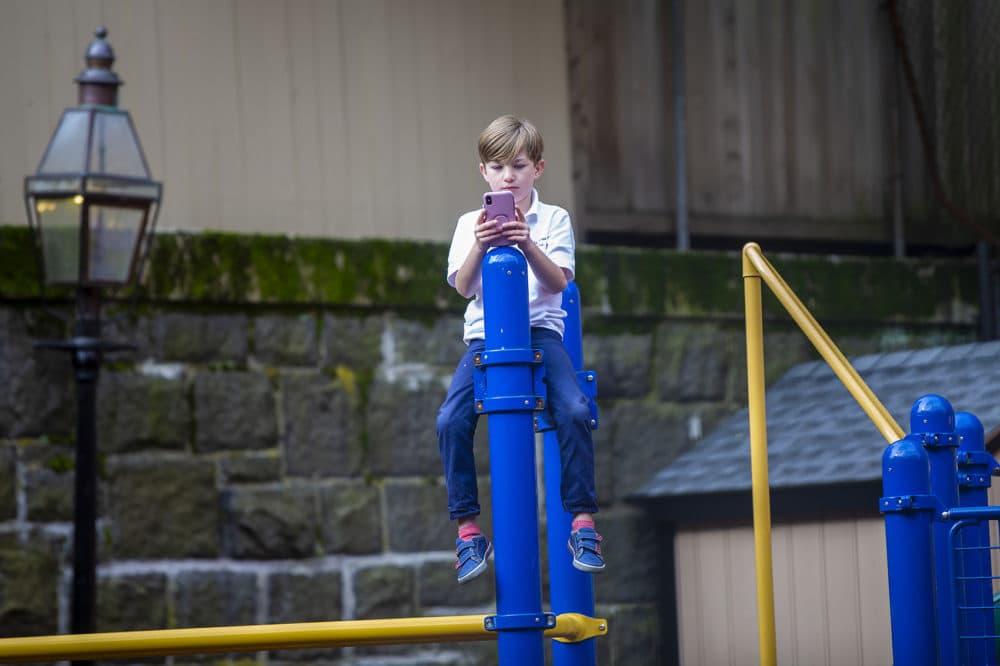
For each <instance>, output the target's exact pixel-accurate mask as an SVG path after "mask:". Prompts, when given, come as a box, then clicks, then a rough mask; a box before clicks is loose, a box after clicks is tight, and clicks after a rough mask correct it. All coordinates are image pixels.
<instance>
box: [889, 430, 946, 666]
mask: <svg viewBox="0 0 1000 666" xmlns="http://www.w3.org/2000/svg"><path fill="white" fill-rule="evenodd" d="M930 487H931V481H930V469H929V463H928V460H927V453H926V452H925V451H924V448H923V446H922V444H921V443H920V441H919V438H914V437H913V436H912V435H911V436H909V437H906V438H905V439H901V440H899V441H898V442H896V443H894V444H891V445H889V447H888V448H887V449H886V450H885V453H884V454H883V455H882V491H883V492H884V493H885V496H884V497H882V499H880V500H879V508H880V510H881V511H882V513H883V514H884V515H885V546H886V557H887V562H888V565H889V619H890V621H891V624H892V656H893V663H896V664H907V665H908V666H936V665H937V664H938V647H937V639H936V633H937V622H936V620H935V613H934V562H933V559H932V553H933V543H932V540H931V524H932V523H933V520H934V512H935V506H936V502H935V500H934V497H933V496H932V495H931V494H930Z"/></svg>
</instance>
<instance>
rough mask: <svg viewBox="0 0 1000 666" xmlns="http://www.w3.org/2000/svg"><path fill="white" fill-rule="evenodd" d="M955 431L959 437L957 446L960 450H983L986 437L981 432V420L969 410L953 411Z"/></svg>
mask: <svg viewBox="0 0 1000 666" xmlns="http://www.w3.org/2000/svg"><path fill="white" fill-rule="evenodd" d="M955 432H957V433H958V436H959V437H960V438H961V439H960V440H959V443H958V448H959V450H961V451H985V450H986V441H985V440H986V438H985V435H984V433H983V422H982V421H980V420H979V418H978V417H976V415H975V414H971V413H969V412H956V413H955Z"/></svg>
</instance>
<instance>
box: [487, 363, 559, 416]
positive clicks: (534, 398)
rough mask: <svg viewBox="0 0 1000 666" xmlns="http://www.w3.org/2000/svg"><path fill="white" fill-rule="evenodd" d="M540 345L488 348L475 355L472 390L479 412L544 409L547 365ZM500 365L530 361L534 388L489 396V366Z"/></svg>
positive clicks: (532, 386)
mask: <svg viewBox="0 0 1000 666" xmlns="http://www.w3.org/2000/svg"><path fill="white" fill-rule="evenodd" d="M542 360H543V356H542V350H540V349H526V348H521V349H487V350H485V351H482V352H480V353H478V354H476V355H474V356H473V359H472V362H473V366H474V368H473V370H474V372H473V387H472V388H473V394H474V395H475V399H476V403H475V407H476V412H477V413H479V414H490V413H493V412H522V411H540V410H543V409H545V366H544V365H542ZM501 365H530V366H531V390H532V393H531V394H529V395H506V396H498V397H487V396H488V395H489V393H488V391H487V383H488V379H487V378H488V376H489V375H488V369H489V368H490V367H491V366H492V367H495V366H501Z"/></svg>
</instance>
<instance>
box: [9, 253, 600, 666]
mask: <svg viewBox="0 0 1000 666" xmlns="http://www.w3.org/2000/svg"><path fill="white" fill-rule="evenodd" d="M527 293H528V291H527V262H526V261H525V259H524V255H522V254H521V253H520V252H518V251H517V250H514V249H512V248H497V249H495V250H493V251H491V252H489V253H487V255H486V257H485V258H484V259H483V294H484V299H485V300H484V303H483V305H484V310H485V319H486V347H485V350H484V351H483V352H482V354H481V357H480V358H479V359H477V362H476V365H477V378H476V387H475V388H476V409H477V411H479V412H481V413H487V414H490V419H489V431H490V461H491V468H492V469H491V474H492V496H493V506H494V507H495V510H494V512H493V513H494V515H493V537H494V541H493V543H494V548H495V556H494V570H495V575H496V597H497V612H496V614H495V615H460V616H449V617H429V618H420V617H417V618H397V619H385V620H358V621H341V622H309V623H299V624H282V625H251V626H238V627H203V628H193V629H163V630H155V631H131V632H114V633H99V634H76V635H60V636H37V637H30V638H6V639H0V663H23V662H38V661H58V660H66V659H76V660H79V659H97V658H122V657H139V656H157V655H177V654H201V653H218V652H246V651H254V650H271V649H295V648H317V647H347V646H357V645H383V644H400V643H404V644H405V643H432V642H433V643H437V642H449V641H482V640H490V639H493V638H495V639H497V650H498V654H499V662H500V664H501V665H502V666H541V665H542V664H543V663H544V638H546V637H548V638H552V639H554V640H555V641H557V643H556V644H554V645H553V660H554V664H555V666H595V665H596V650H595V648H594V645H593V643H594V640H593V639H594V638H596V637H597V636H602V635H605V634H606V633H607V631H608V624H607V621H606V620H604V619H600V618H594V617H592V615H593V612H594V601H593V586H592V583H591V581H590V576H589V575H587V574H583V573H582V572H578V571H576V570H575V569H573V567H572V564H571V561H570V557H569V554H568V552H567V550H566V538H567V535H568V534H569V517H568V514H566V513H565V512H564V511H563V510H562V503H561V501H560V500H559V487H560V483H559V475H560V465H559V463H558V457H556V459H555V462H550V461H549V460H548V458H549V455H548V454H546V475H545V478H546V490H547V495H548V500H547V502H546V505H547V522H548V530H549V540H548V542H549V549H550V550H549V563H550V568H551V576H550V578H551V583H550V589H551V605H552V610H553V612H549V613H546V612H543V610H542V594H541V572H540V564H539V552H538V551H539V539H538V501H537V492H536V483H535V434H534V430H535V421H534V414H535V413H536V412H537V413H541V412H542V410H543V409H544V405H545V392H544V383H543V381H542V380H543V373H542V372H541V368H542V366H541V361H542V357H541V352H540V351H538V350H535V349H531V338H530V326H529V319H528V300H527ZM563 304H564V305H563V307H564V309H566V310H567V312H569V313H570V316H569V318H568V321H567V327H566V340H567V346H568V348H569V351H570V356H571V358H572V359H573V361H574V365H575V366H576V367H577V368H578V369H579V367H580V366H581V365H582V352H581V351H580V350H581V349H582V345H581V342H580V315H579V312H580V309H579V292H578V291H577V290H576V287H575V285H571V288H569V289H568V290H567V293H566V294H564V298H563ZM578 374H579V375H580V376H581V377H582V378H583V379H582V382H583V385H584V390H585V393H587V394H588V395H589V396H590V397H593V396H594V394H595V390H596V389H595V387H596V378H595V375H594V373H593V372H581V373H578ZM591 413H592V417H593V425H594V426H595V427H596V425H597V415H596V408H595V407H594V406H593V405H592V406H591ZM545 421H546V420H545V418H544V415H543V416H541V417H540V418H539V426H540V427H544V424H545ZM554 446H556V449H558V446H557V445H554ZM547 448H548V446H547ZM555 455H556V456H558V451H556V453H555ZM552 493H554V495H553V494H552Z"/></svg>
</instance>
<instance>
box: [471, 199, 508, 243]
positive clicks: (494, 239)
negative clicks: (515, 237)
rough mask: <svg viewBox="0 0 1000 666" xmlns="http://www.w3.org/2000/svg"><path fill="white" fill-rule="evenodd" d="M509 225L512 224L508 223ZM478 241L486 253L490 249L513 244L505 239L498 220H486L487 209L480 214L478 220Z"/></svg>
mask: <svg viewBox="0 0 1000 666" xmlns="http://www.w3.org/2000/svg"><path fill="white" fill-rule="evenodd" d="M507 224H511V223H510V222H508V223H507ZM476 241H477V242H478V243H479V247H480V248H481V249H482V250H484V251H485V250H486V249H487V248H489V247H499V246H501V245H510V244H511V241H509V240H507V239H506V238H505V237H504V232H503V230H502V226H501V225H500V223H499V222H497V221H496V220H487V219H486V209H485V208H484V209H483V211H482V212H481V213H479V219H478V220H476Z"/></svg>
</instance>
